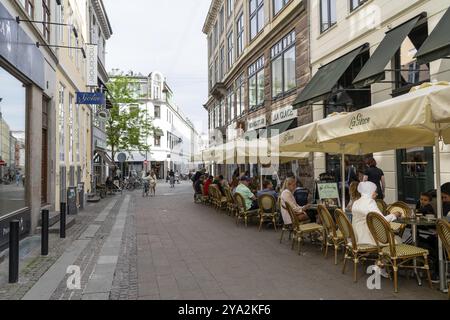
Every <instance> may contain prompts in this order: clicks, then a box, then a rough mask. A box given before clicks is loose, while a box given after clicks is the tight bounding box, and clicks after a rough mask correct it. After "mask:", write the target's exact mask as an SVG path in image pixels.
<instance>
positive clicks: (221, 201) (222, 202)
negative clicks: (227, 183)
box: [211, 184, 227, 210]
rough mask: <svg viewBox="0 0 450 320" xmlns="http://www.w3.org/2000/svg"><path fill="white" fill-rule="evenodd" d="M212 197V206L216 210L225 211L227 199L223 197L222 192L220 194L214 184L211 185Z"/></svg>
mask: <svg viewBox="0 0 450 320" xmlns="http://www.w3.org/2000/svg"><path fill="white" fill-rule="evenodd" d="M211 188H212V192H213V193H212V195H213V198H214V205H215V207H216V209H217V210H222V209H226V207H227V197H225V196H224V195H223V194H222V192H220V189H219V186H218V185H216V184H213V185H211Z"/></svg>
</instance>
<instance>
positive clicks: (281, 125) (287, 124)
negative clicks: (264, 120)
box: [259, 119, 297, 138]
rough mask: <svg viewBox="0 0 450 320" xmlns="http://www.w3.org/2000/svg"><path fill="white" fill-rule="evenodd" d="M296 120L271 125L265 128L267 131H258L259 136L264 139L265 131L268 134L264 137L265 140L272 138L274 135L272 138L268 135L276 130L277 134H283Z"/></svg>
mask: <svg viewBox="0 0 450 320" xmlns="http://www.w3.org/2000/svg"><path fill="white" fill-rule="evenodd" d="M296 120H297V119H292V120H288V121H284V122H281V123H277V124H273V125H271V126H269V127H267V129H264V130H262V131H260V132H259V136H260V137H261V136H263V137H264V135H265V134H266V131H267V132H268V134H267V137H265V138H273V137H275V136H276V135H274V136H273V137H272V136H271V135H270V133H271V132H272V130H278V134H282V133H283V132H286V131H287V130H289V129H291V128H292V125H293V124H294V122H296Z"/></svg>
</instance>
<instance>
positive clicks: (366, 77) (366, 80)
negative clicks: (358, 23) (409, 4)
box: [353, 15, 421, 88]
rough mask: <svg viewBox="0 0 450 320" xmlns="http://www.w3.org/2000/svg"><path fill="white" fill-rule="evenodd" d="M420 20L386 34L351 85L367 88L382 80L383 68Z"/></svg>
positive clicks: (412, 21) (410, 21) (402, 25)
mask: <svg viewBox="0 0 450 320" xmlns="http://www.w3.org/2000/svg"><path fill="white" fill-rule="evenodd" d="M420 18H421V15H420V16H417V17H415V18H413V19H411V20H408V21H407V22H405V23H403V24H401V25H400V26H398V27H397V28H395V29H392V30H389V31H388V32H386V36H385V37H384V39H383V41H381V43H380V44H379V46H378V47H377V49H376V50H375V52H374V53H373V55H372V56H371V57H370V59H369V61H367V63H366V64H365V65H364V67H363V68H362V69H361V72H360V73H359V74H358V75H357V76H356V78H355V80H353V84H354V85H355V86H356V87H360V88H362V87H367V86H368V85H371V84H373V83H375V82H377V81H381V80H384V78H385V71H384V70H385V68H386V66H387V65H388V63H389V61H391V59H392V57H393V56H394V55H395V53H396V52H397V51H398V50H399V49H400V47H401V46H402V43H403V41H404V40H405V39H406V37H407V36H408V34H409V33H410V32H411V31H412V30H413V29H414V27H415V26H416V25H417V22H418V21H419V19H420Z"/></svg>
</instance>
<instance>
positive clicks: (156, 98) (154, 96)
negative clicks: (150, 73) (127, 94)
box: [153, 74, 162, 100]
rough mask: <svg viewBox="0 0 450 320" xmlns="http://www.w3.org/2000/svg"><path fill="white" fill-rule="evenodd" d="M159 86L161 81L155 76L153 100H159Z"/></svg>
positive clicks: (157, 75)
mask: <svg viewBox="0 0 450 320" xmlns="http://www.w3.org/2000/svg"><path fill="white" fill-rule="evenodd" d="M161 85H162V79H161V77H160V75H159V74H155V76H154V78H153V99H155V100H159V99H161Z"/></svg>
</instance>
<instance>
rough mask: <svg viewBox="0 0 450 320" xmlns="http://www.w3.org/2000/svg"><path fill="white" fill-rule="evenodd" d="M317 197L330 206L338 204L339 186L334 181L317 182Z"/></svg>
mask: <svg viewBox="0 0 450 320" xmlns="http://www.w3.org/2000/svg"><path fill="white" fill-rule="evenodd" d="M317 191H318V193H319V199H320V200H321V201H322V202H323V203H325V204H326V205H330V206H340V199H339V188H338V184H337V183H335V182H318V183H317Z"/></svg>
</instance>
